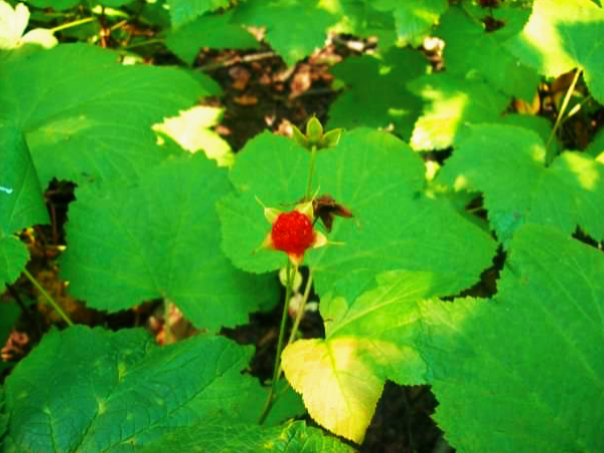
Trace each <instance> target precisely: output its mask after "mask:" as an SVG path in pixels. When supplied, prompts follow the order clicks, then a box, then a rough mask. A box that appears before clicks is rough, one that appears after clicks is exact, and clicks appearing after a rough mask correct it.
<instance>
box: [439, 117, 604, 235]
mask: <svg viewBox="0 0 604 453" xmlns="http://www.w3.org/2000/svg"><path fill="white" fill-rule="evenodd" d="M544 159H545V146H544V145H543V141H542V140H541V139H540V138H539V137H538V136H537V135H536V134H535V133H534V132H532V131H529V130H527V129H522V128H518V127H514V126H503V125H480V126H474V127H472V128H471V133H470V135H469V136H468V137H467V139H466V140H464V141H462V142H461V143H460V144H459V146H458V148H457V149H456V150H455V153H454V154H453V156H452V157H451V158H450V159H449V160H448V161H447V162H446V164H445V166H444V167H443V169H442V171H441V174H440V177H441V178H442V180H443V181H444V182H446V183H447V184H449V185H450V186H452V187H454V188H455V189H456V190H462V189H465V190H470V191H472V190H478V191H481V192H483V193H484V202H485V206H486V208H487V210H488V215H489V220H490V222H491V226H492V227H493V229H494V230H495V231H496V232H497V236H498V237H499V239H500V240H501V241H502V242H503V243H504V245H505V244H507V243H508V242H509V240H510V239H511V237H512V236H513V235H514V233H515V231H516V230H517V229H518V227H519V226H520V225H522V224H524V223H537V224H540V225H551V226H555V227H556V228H558V229H559V230H560V231H562V232H563V233H566V234H567V235H570V234H572V233H573V232H574V231H575V229H576V227H577V226H580V227H581V228H582V229H583V230H584V231H585V232H586V233H588V234H589V235H591V236H592V237H594V238H595V239H596V240H603V239H604V215H603V214H602V212H601V210H600V209H599V208H598V206H602V203H604V166H602V164H600V163H598V162H596V161H594V160H593V158H591V157H590V156H588V155H586V154H582V153H575V152H565V153H562V154H561V155H560V156H559V157H558V158H556V159H555V160H554V162H553V163H552V165H551V166H550V167H549V168H546V167H545V165H544Z"/></svg>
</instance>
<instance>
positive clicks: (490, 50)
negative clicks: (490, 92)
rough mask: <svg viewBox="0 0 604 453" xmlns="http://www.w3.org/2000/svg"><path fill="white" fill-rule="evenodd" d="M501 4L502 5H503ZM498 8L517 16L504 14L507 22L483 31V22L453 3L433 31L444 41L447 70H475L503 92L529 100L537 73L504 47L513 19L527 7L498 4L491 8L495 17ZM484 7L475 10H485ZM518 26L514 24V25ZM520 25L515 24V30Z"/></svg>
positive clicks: (463, 72)
mask: <svg viewBox="0 0 604 453" xmlns="http://www.w3.org/2000/svg"><path fill="white" fill-rule="evenodd" d="M504 8H505V9H504ZM501 11H505V12H507V13H508V15H515V16H518V17H505V19H506V22H508V21H509V22H511V24H510V25H507V24H506V26H505V27H504V28H503V29H501V30H498V31H494V32H486V31H485V27H484V25H483V24H482V23H481V22H479V19H482V17H480V18H478V17H475V16H471V15H470V14H471V13H470V11H469V10H468V9H467V6H466V9H462V8H461V7H455V8H451V9H449V11H448V12H447V13H446V14H445V15H444V16H443V17H442V18H441V22H440V26H439V27H438V29H437V31H436V34H437V35H438V36H439V37H440V38H442V39H443V40H444V41H445V51H444V56H445V65H446V68H447V71H448V72H451V73H453V74H457V75H460V76H462V77H463V76H466V75H471V74H473V73H478V74H479V75H480V76H482V77H483V78H484V79H485V80H486V81H487V82H490V83H492V84H493V86H495V87H496V88H498V89H500V90H501V91H503V92H504V93H506V94H508V95H510V96H515V97H520V98H523V99H527V100H532V99H533V97H534V96H535V94H536V93H537V84H538V83H539V77H538V75H537V73H536V72H535V70H533V69H531V68H529V67H527V66H525V65H523V64H520V62H519V61H518V58H517V57H515V56H513V55H512V54H511V53H510V52H509V51H508V50H507V49H506V47H505V43H506V41H507V39H509V35H510V30H508V28H512V29H513V28H514V27H513V25H514V23H515V22H520V23H522V21H523V19H524V20H526V19H528V15H529V13H530V11H528V10H525V9H520V8H506V7H505V6H503V5H502V6H501V7H500V8H497V9H495V10H494V12H495V13H496V14H495V17H499V16H500V14H498V13H500V12H501ZM486 12H487V10H480V9H479V8H478V11H477V13H482V14H483V15H484V14H486ZM516 28H518V27H516ZM520 30H521V28H518V30H517V31H518V32H519V31H520Z"/></svg>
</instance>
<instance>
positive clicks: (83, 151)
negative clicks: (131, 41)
mask: <svg viewBox="0 0 604 453" xmlns="http://www.w3.org/2000/svg"><path fill="white" fill-rule="evenodd" d="M117 59H118V55H117V54H116V53H113V52H110V51H107V50H104V49H101V48H96V47H91V46H86V45H82V44H65V45H60V46H57V47H55V48H54V49H51V50H48V51H44V52H38V53H36V54H34V55H32V56H31V57H29V58H27V59H19V60H18V61H14V62H12V61H11V62H0V72H2V77H1V78H0V105H2V106H3V108H2V110H0V121H13V122H15V123H16V124H17V125H18V126H19V127H21V128H22V129H23V130H24V132H25V134H26V137H27V143H28V145H29V147H30V149H31V152H32V156H33V159H34V163H35V165H36V169H37V170H38V173H39V175H40V179H41V180H42V185H43V186H45V185H46V184H47V183H48V182H49V181H50V180H51V179H52V178H54V177H56V178H58V179H71V180H74V181H82V180H83V179H86V177H84V174H85V175H87V176H88V177H90V176H93V177H95V178H97V179H111V178H115V177H120V178H124V179H131V178H134V177H136V176H137V175H139V174H140V172H142V171H143V170H144V169H146V168H148V167H151V166H153V165H156V164H157V163H159V162H161V161H162V160H163V159H165V157H166V152H165V151H163V150H162V148H161V147H158V146H157V144H156V135H155V133H154V132H153V131H152V130H151V126H152V125H153V124H154V123H159V122H161V121H162V120H163V118H164V117H166V116H173V115H176V114H178V111H179V110H181V109H186V108H189V107H191V106H192V105H193V104H194V103H195V102H196V101H197V100H198V99H199V97H201V96H204V95H205V94H207V91H206V90H204V89H203V88H202V86H201V85H200V84H199V83H197V82H196V81H195V80H194V79H193V78H191V77H190V76H189V75H188V74H186V73H184V72H181V71H178V70H176V69H172V68H158V67H151V66H146V65H138V66H124V65H121V64H119V63H118V62H117Z"/></svg>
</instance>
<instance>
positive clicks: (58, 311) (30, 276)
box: [23, 269, 73, 327]
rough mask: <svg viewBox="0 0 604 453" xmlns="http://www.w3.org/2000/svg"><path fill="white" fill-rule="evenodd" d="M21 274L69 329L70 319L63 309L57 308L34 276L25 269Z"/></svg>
mask: <svg viewBox="0 0 604 453" xmlns="http://www.w3.org/2000/svg"><path fill="white" fill-rule="evenodd" d="M23 273H24V274H25V276H26V277H27V279H28V280H29V281H30V282H31V283H32V285H34V286H35V287H36V289H37V290H38V291H40V293H41V294H42V296H44V298H45V299H46V300H47V301H48V303H49V304H50V305H51V306H52V308H53V309H54V310H55V311H56V312H57V314H58V315H59V316H60V317H61V318H63V321H65V322H66V323H67V325H68V326H70V327H71V326H73V322H71V319H69V317H68V316H67V315H66V314H65V312H64V311H63V309H62V308H61V307H60V306H59V304H57V303H56V302H55V301H54V299H53V298H52V297H50V294H48V293H47V292H46V290H45V289H44V288H43V287H42V285H40V282H38V280H36V279H35V278H34V276H33V275H31V274H30V273H29V271H28V270H27V269H23Z"/></svg>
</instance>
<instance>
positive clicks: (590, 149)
mask: <svg viewBox="0 0 604 453" xmlns="http://www.w3.org/2000/svg"><path fill="white" fill-rule="evenodd" d="M585 153H586V154H589V155H590V156H592V157H593V158H597V157H598V156H599V155H601V154H602V153H604V129H601V130H600V131H599V132H598V133H597V134H596V136H595V137H594V138H593V139H592V141H591V142H590V143H589V145H588V146H587V148H586V149H585Z"/></svg>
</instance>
